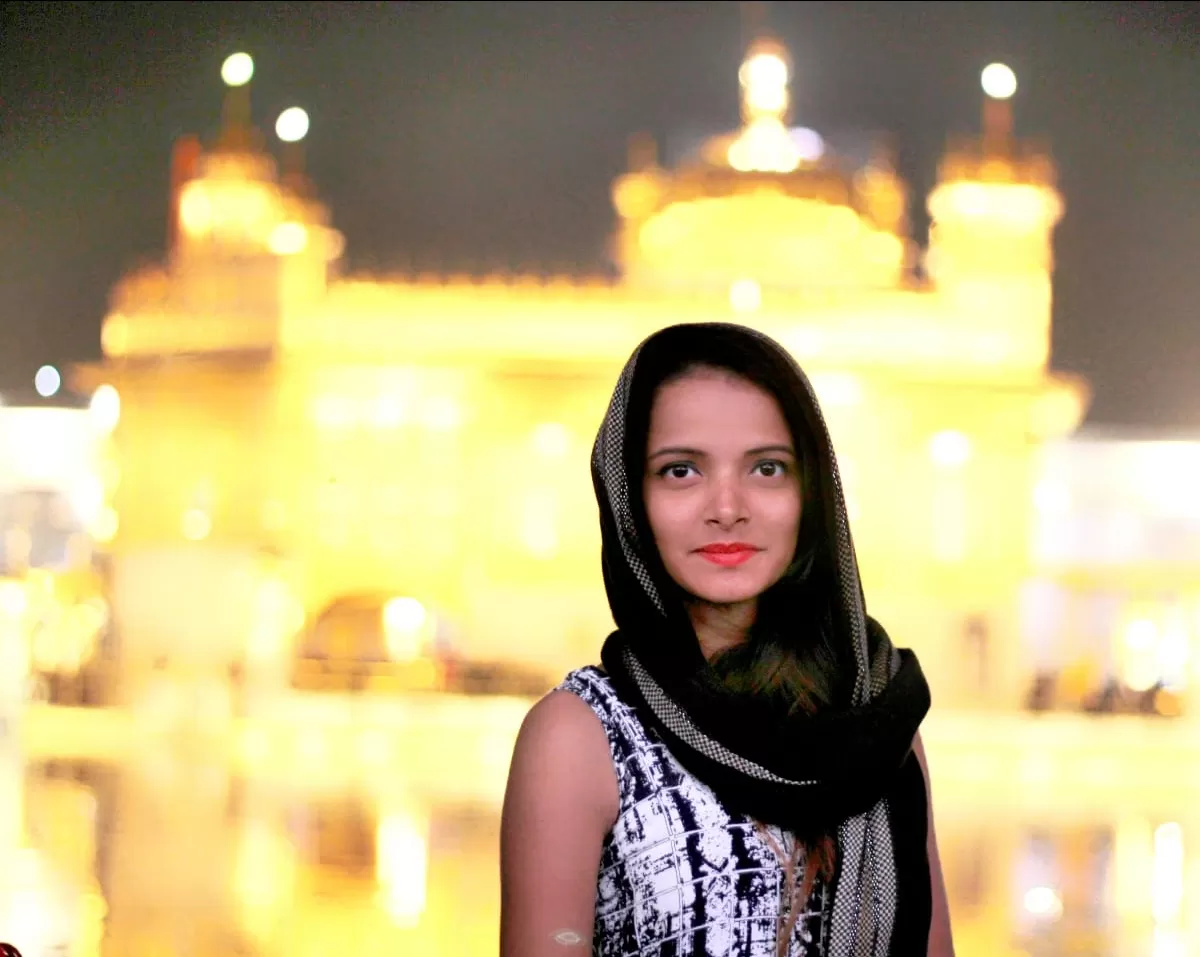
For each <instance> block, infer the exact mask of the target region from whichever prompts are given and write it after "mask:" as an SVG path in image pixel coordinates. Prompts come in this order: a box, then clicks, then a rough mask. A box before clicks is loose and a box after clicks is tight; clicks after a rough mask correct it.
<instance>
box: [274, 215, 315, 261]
mask: <svg viewBox="0 0 1200 957" xmlns="http://www.w3.org/2000/svg"><path fill="white" fill-rule="evenodd" d="M267 248H269V249H270V250H271V252H272V253H274V254H275V255H276V256H295V255H297V254H299V253H302V252H304V250H305V249H307V248H308V229H307V228H306V227H305V226H304V224H303V223H280V224H279V225H278V226H276V227H275V228H274V229H273V230H271V236H270V238H269V239H268V240H267Z"/></svg>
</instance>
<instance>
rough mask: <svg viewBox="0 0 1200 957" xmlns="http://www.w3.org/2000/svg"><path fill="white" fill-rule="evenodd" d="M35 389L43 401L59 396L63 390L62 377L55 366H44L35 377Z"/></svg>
mask: <svg viewBox="0 0 1200 957" xmlns="http://www.w3.org/2000/svg"><path fill="white" fill-rule="evenodd" d="M33 387H34V388H35V389H37V394H38V395H40V396H41V397H42V398H43V399H48V398H50V397H51V396H52V395H57V394H58V390H59V389H61V388H62V376H61V375H59V374H58V370H57V369H56V368H54V366H42V367H41V368H40V369H38V371H37V374H36V375H35V376H34V377H33Z"/></svg>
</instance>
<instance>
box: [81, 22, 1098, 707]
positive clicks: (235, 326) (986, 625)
mask: <svg viewBox="0 0 1200 957" xmlns="http://www.w3.org/2000/svg"><path fill="white" fill-rule="evenodd" d="M788 70H789V67H788V59H787V56H786V51H785V50H784V49H783V48H782V47H781V46H780V45H779V44H778V43H776V42H775V41H773V40H770V39H760V40H759V41H757V42H756V43H755V44H754V45H753V46H752V47H751V49H750V50H749V52H748V54H747V56H746V59H745V61H744V63H743V64H742V67H741V71H740V74H739V78H740V82H741V88H742V112H743V117H742V119H743V123H742V126H741V128H740V129H739V130H738V131H736V132H734V133H733V134H731V135H729V136H724V137H718V138H715V139H713V140H711V141H710V142H709V143H707V144H706V145H705V146H704V148H703V149H702V150H701V151H700V152H699V155H697V156H694V157H692V158H691V159H689V160H688V161H686V162H684V163H682V164H680V165H678V166H677V167H676V168H673V169H667V168H663V167H662V166H660V165H659V163H658V162H657V159H656V155H655V150H654V146H653V144H652V143H650V142H647V141H644V140H635V141H634V145H633V147H632V149H631V155H630V168H629V171H628V172H627V173H626V174H625V175H623V176H621V177H620V178H619V179H618V180H617V182H616V183H615V184H614V187H613V201H614V204H615V207H616V212H617V219H618V224H617V229H616V233H615V237H614V250H615V257H616V259H617V262H618V265H619V267H620V274H621V278H620V280H619V281H616V282H611V281H607V280H600V279H595V280H593V279H588V278H578V277H568V276H563V277H561V278H551V279H544V278H534V277H532V276H520V275H511V276H509V275H504V276H482V277H480V276H440V275H438V276H434V275H420V276H413V277H408V278H404V279H393V278H385V277H380V276H342V275H339V273H338V269H337V267H338V262H339V258H340V256H341V254H342V249H343V245H344V243H343V239H342V237H341V236H340V234H339V233H338V232H336V231H335V230H334V229H332V228H331V227H330V225H329V222H330V217H329V214H328V212H327V211H326V209H325V208H324V207H323V206H322V205H321V204H320V203H319V201H318V200H317V199H316V198H315V191H314V189H313V187H312V185H311V184H310V183H309V182H308V181H307V180H306V178H305V177H304V175H303V172H302V169H301V164H300V162H299V153H298V151H299V144H298V143H297V142H295V141H296V140H298V139H299V138H300V137H302V136H303V134H304V132H305V129H306V127H307V122H306V120H297V118H296V116H295V115H294V114H293V116H292V117H291V121H292V122H291V124H290V125H289V123H288V122H287V121H286V120H285V119H284V118H281V121H280V124H279V130H278V131H279V133H280V135H281V138H283V139H284V140H285V141H290V142H285V144H284V159H283V164H282V169H280V167H279V166H278V165H277V163H276V161H275V160H274V159H273V158H272V157H271V156H270V155H269V154H268V152H267V151H266V150H265V149H264V148H263V146H262V142H261V137H260V136H259V135H258V134H257V133H256V132H255V131H254V130H253V128H252V127H251V126H250V124H249V115H250V114H249V94H248V89H249V85H248V80H249V71H248V70H247V72H245V74H244V75H242V74H238V73H237V71H236V70H234V71H233V72H232V73H231V74H230V75H227V76H226V77H225V78H226V81H227V84H228V85H229V89H228V92H227V96H228V99H227V104H226V118H225V126H224V131H223V134H222V136H221V138H220V140H219V141H218V142H217V143H216V144H215V145H213V146H212V147H211V148H209V149H203V148H201V147H200V145H199V144H198V143H197V142H196V141H195V140H190V139H189V140H185V141H183V142H181V143H180V144H179V146H178V148H177V150H176V154H175V162H174V170H173V182H174V193H173V200H172V206H171V210H172V224H171V243H170V248H169V250H168V255H167V261H166V263H165V264H164V265H163V266H162V267H160V268H154V269H149V270H144V271H140V272H137V273H134V274H132V275H129V276H127V277H126V278H124V279H123V280H122V281H121V282H120V283H119V284H118V286H117V287H116V289H115V291H114V293H113V296H112V306H111V312H110V313H109V314H108V316H107V317H106V319H105V320H104V325H103V336H102V342H103V349H104V355H105V358H104V360H103V362H102V363H100V364H97V365H94V366H90V367H86V368H83V369H80V370H78V373H77V382H78V384H79V386H80V388H81V389H87V390H88V391H91V390H93V389H96V388H97V387H100V386H106V387H109V389H110V390H115V391H114V392H112V393H111V395H108V394H107V393H106V401H107V402H108V403H109V404H115V403H117V402H118V398H117V397H118V396H119V407H120V411H119V425H118V426H117V427H116V431H115V433H114V444H113V455H114V461H115V463H116V468H114V469H113V470H112V471H113V474H114V476H116V474H117V472H118V471H119V479H116V478H114V481H113V482H112V483H110V487H109V493H110V499H109V500H108V501H107V504H106V507H105V508H104V509H103V510H101V512H100V513H98V514H99V515H100V520H99V521H100V526H101V527H99V528H98V532H99V537H100V538H102V539H108V540H109V541H110V544H109V548H110V551H111V559H112V576H113V580H112V589H113V605H114V613H115V615H116V617H117V618H118V619H119V620H120V622H121V651H120V656H121V661H122V672H123V673H124V674H126V675H127V676H128V677H129V680H130V681H133V682H134V684H136V681H137V679H136V677H135V676H136V675H137V674H139V673H141V672H142V671H144V669H146V668H149V667H150V666H151V664H152V663H153V662H154V661H156V660H161V659H163V658H169V659H171V660H172V661H179V662H184V663H187V664H188V666H189V667H193V668H199V669H209V668H213V669H218V670H220V669H223V668H226V667H227V666H229V665H231V664H235V665H236V666H237V667H240V668H245V669H246V670H247V673H249V672H252V671H255V669H257V672H256V673H258V674H260V676H263V680H264V681H267V682H268V683H270V682H271V680H273V679H271V678H270V677H269V676H270V675H273V674H274V675H277V676H278V675H282V674H283V673H284V672H285V671H286V668H287V667H289V664H288V663H289V662H290V660H291V657H292V654H293V647H292V643H293V638H292V636H293V635H294V634H295V633H296V631H297V629H298V625H299V623H300V622H302V621H303V620H304V619H305V618H306V617H307V618H308V619H311V618H312V617H313V616H314V615H316V614H317V613H319V612H320V611H321V610H322V609H325V608H327V607H328V606H330V604H331V603H334V602H336V601H338V600H346V599H348V598H354V597H355V596H364V595H365V596H372V595H384V596H394V599H389V601H390V604H388V606H387V608H388V611H389V622H390V624H389V626H388V629H387V632H388V634H387V636H386V642H387V644H388V647H389V649H390V650H391V652H392V653H393V655H394V656H397V655H398V656H401V657H403V656H404V655H406V654H410V653H413V652H414V649H420V648H421V647H422V646H423V645H424V644H427V643H428V642H431V641H435V640H436V641H440V642H442V643H444V644H446V645H449V646H453V647H454V648H455V649H456V651H457V652H458V653H459V654H461V655H462V656H464V657H465V658H469V659H474V660H487V661H519V662H521V663H524V664H527V665H535V666H537V667H539V668H541V669H543V670H544V671H545V672H546V673H547V674H550V675H553V674H554V673H555V672H558V671H561V670H563V669H565V668H566V667H569V666H571V665H574V664H576V663H579V662H581V661H586V660H590V659H591V658H592V657H594V655H595V653H596V649H597V648H598V644H599V641H600V639H601V638H602V636H603V635H604V634H605V633H606V630H607V628H608V627H609V617H608V610H607V606H606V603H605V600H604V595H603V591H602V588H601V583H600V576H599V573H598V571H599V566H598V548H599V539H598V532H597V529H596V520H595V512H594V508H595V506H594V500H593V497H592V491H591V487H590V481H589V474H588V467H587V453H588V450H589V445H590V441H591V437H592V435H593V434H594V429H595V427H596V424H597V422H598V421H599V418H600V415H601V412H602V409H603V407H604V404H605V402H606V401H607V398H608V395H609V391H610V389H611V385H612V383H613V381H614V379H615V376H616V373H617V371H618V370H619V368H620V365H621V363H622V362H623V360H624V359H625V358H626V357H627V356H628V354H629V352H630V351H631V349H632V348H633V346H634V345H636V343H637V342H638V341H639V340H641V339H642V338H643V337H645V336H646V335H648V334H649V333H651V332H652V331H654V330H655V329H657V328H660V327H661V326H664V325H667V324H670V323H674V322H679V321H710V320H735V321H739V322H743V323H746V324H750V325H753V326H755V327H757V328H759V329H762V330H763V331H765V332H767V333H769V334H771V335H773V336H775V337H777V338H778V339H779V340H780V341H782V342H783V343H785V344H786V345H787V346H788V347H789V348H790V349H791V350H792V351H793V353H794V354H795V355H796V356H797V357H798V358H799V360H800V361H801V362H802V363H803V365H804V366H805V368H806V369H807V370H808V371H809V372H810V374H811V376H812V378H813V380H814V382H815V384H816V386H817V388H818V391H819V393H820V394H821V396H822V398H823V402H824V405H825V406H826V408H827V410H828V415H829V418H830V422H831V428H832V429H833V431H834V438H835V441H836V443H837V446H838V448H839V452H840V457H841V461H842V468H843V471H844V474H845V477H846V484H847V489H848V495H849V498H850V503H851V508H852V510H853V523H854V531H855V536H856V543H857V547H858V550H859V555H860V560H861V563H862V566H863V572H864V577H865V584H866V588H867V593H868V596H869V598H870V603H871V606H872V609H873V611H874V613H876V614H877V615H878V616H879V617H881V618H882V619H884V620H886V621H887V622H888V623H889V626H890V628H891V629H892V630H893V631H894V632H895V633H896V634H897V635H898V636H900V639H901V640H902V641H903V642H904V643H910V644H912V645H913V646H915V647H916V648H917V649H919V650H920V651H922V652H923V660H924V661H925V662H928V664H927V666H926V667H927V670H928V672H929V674H930V677H931V681H932V682H933V684H934V687H935V691H936V694H937V698H938V700H939V702H942V703H945V704H947V705H957V704H963V703H966V702H971V703H974V704H979V703H984V702H986V703H988V704H989V705H994V706H1003V705H1012V704H1015V703H1016V701H1017V700H1018V698H1019V696H1020V695H1021V694H1022V693H1024V690H1025V689H1026V687H1027V685H1028V682H1029V680H1030V677H1031V676H1030V675H1029V674H1028V673H1027V669H1025V668H1024V667H1023V665H1022V662H1021V655H1020V650H1019V644H1020V643H1019V642H1018V641H1017V640H1016V638H1015V636H1016V635H1017V633H1018V628H1019V623H1018V621H1017V612H1016V608H1017V604H1018V603H1017V601H1016V596H1017V594H1018V592H1019V589H1020V587H1021V585H1022V582H1024V581H1025V580H1026V579H1027V578H1028V576H1029V575H1030V557H1029V556H1030V553H1031V547H1030V546H1031V542H1030V538H1031V529H1032V524H1033V505H1034V497H1033V495H1032V488H1033V485H1034V482H1035V471H1036V469H1037V467H1038V465H1037V463H1038V455H1039V453H1040V450H1041V448H1042V446H1043V445H1044V444H1045V443H1046V442H1048V441H1050V440H1053V439H1055V438H1056V437H1060V436H1064V435H1067V434H1069V433H1070V432H1072V431H1073V430H1074V428H1075V427H1076V425H1077V424H1078V423H1079V422H1080V420H1081V417H1082V415H1083V414H1084V412H1085V408H1086V402H1087V399H1086V396H1087V391H1086V388H1085V386H1084V385H1083V383H1081V382H1079V381H1077V380H1075V379H1072V378H1069V377H1066V376H1063V375H1060V374H1057V373H1055V372H1053V371H1051V369H1050V367H1049V359H1050V326H1051V273H1052V269H1053V255H1052V234H1053V230H1054V227H1055V224H1056V222H1057V221H1058V219H1059V217H1060V216H1061V214H1062V212H1063V206H1062V200H1061V198H1060V196H1059V194H1058V193H1057V191H1056V189H1055V169H1054V165H1053V163H1052V161H1051V159H1050V157H1049V156H1048V154H1047V153H1046V152H1045V151H1043V150H1041V149H1040V148H1037V147H1035V146H1032V145H1030V144H1027V143H1024V142H1022V141H1019V140H1017V139H1016V138H1015V137H1014V136H1013V134H1012V129H1011V112H1010V100H1009V97H1010V96H1011V94H1012V92H1013V90H1014V89H1015V80H1013V79H1012V74H1011V72H1008V71H1006V69H1005V68H1003V67H996V68H994V69H991V72H990V74H989V73H988V72H986V71H985V78H984V79H985V93H986V95H985V100H984V111H983V116H984V123H983V131H982V134H981V135H980V136H978V137H974V138H965V139H962V140H960V141H956V142H952V143H951V144H950V145H949V147H948V149H947V152H946V153H945V155H944V157H943V159H942V162H941V165H940V169H939V176H938V182H937V185H936V187H935V188H934V190H933V191H932V193H931V194H930V196H929V197H928V208H929V211H930V213H931V215H932V219H933V227H932V230H931V236H930V241H929V245H928V248H927V249H923V250H922V249H918V248H917V247H916V245H915V243H914V241H913V240H912V239H911V237H910V236H909V234H908V232H907V224H906V214H905V210H906V205H907V202H908V196H907V188H906V186H905V184H904V182H903V181H902V180H901V179H900V177H899V176H898V175H897V173H896V171H895V170H894V169H893V167H892V165H891V163H890V162H889V160H888V157H887V156H886V154H885V153H883V152H881V153H879V155H877V156H876V157H875V158H874V159H873V160H871V161H870V162H868V163H866V164H865V165H860V166H859V167H858V168H852V167H851V166H850V165H849V164H847V163H845V162H842V161H839V159H838V158H837V157H836V156H833V155H830V153H829V151H822V144H821V143H820V140H819V138H816V137H815V134H811V132H810V131H799V132H800V133H803V134H806V135H804V136H798V135H797V132H798V131H797V130H795V129H792V128H790V127H789V126H788V124H787V122H786V121H787V119H788V106H789V91H788ZM997 71H998V72H997ZM301 116H302V114H301ZM297 122H299V123H300V127H296V126H295V124H296V123H297ZM814 139H815V142H814ZM129 582H136V586H129V585H128V584H127V583H129ZM193 622H195V623H196V624H195V626H194V627H195V629H197V630H196V633H195V634H192V633H191V629H192V628H193V625H192V624H190V623H193ZM201 623H202V624H201ZM200 629H202V632H203V633H201V631H200ZM167 636H169V637H167Z"/></svg>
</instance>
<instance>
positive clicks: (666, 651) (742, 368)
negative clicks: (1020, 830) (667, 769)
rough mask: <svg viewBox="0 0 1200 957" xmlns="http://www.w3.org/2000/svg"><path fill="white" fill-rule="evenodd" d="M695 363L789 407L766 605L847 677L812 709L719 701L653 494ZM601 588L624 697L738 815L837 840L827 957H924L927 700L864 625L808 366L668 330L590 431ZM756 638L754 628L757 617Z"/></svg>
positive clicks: (686, 328)
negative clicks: (657, 467)
mask: <svg viewBox="0 0 1200 957" xmlns="http://www.w3.org/2000/svg"><path fill="white" fill-rule="evenodd" d="M690 366H712V367H716V368H719V369H724V370H728V371H730V372H733V373H734V374H737V375H740V376H742V377H744V378H746V379H748V380H749V381H751V382H753V383H754V384H756V385H758V386H759V387H760V388H763V389H765V390H766V391H767V392H769V393H770V394H771V395H772V396H774V398H775V399H776V401H777V402H778V403H779V406H780V409H781V410H782V412H783V415H784V418H785V420H786V421H787V424H788V426H789V428H790V430H791V433H792V436H793V440H794V441H795V443H796V447H797V455H798V458H799V460H800V462H801V466H802V470H803V478H802V484H803V486H804V488H803V494H804V510H803V513H802V518H801V528H800V535H799V539H800V540H799V542H798V544H797V557H796V560H795V561H794V562H793V564H792V566H791V568H789V570H788V571H787V573H786V574H785V575H784V578H783V580H782V581H781V582H779V583H778V584H777V585H775V586H773V587H772V588H771V589H769V590H768V592H767V593H766V594H764V596H763V598H762V600H761V601H760V614H759V617H760V618H761V617H762V614H763V611H762V610H763V609H764V608H765V607H767V605H768V604H769V605H770V608H771V618H772V621H771V623H770V627H773V628H775V629H776V631H777V632H778V633H781V634H782V636H783V640H785V641H792V640H794V641H795V642H797V643H798V645H799V643H803V642H813V641H823V642H825V644H826V646H827V647H828V648H829V650H830V651H831V653H832V654H833V655H834V657H835V660H836V661H838V662H839V668H838V671H839V672H840V673H841V676H842V677H843V679H844V681H843V682H842V691H841V693H840V694H838V695H836V696H835V698H834V700H833V701H832V702H830V703H827V704H825V705H823V706H821V707H820V708H819V709H818V710H817V711H816V712H815V713H807V712H804V711H800V710H793V711H791V712H788V711H786V710H785V711H781V710H780V709H778V708H770V707H767V706H766V704H765V703H764V702H763V701H758V700H755V699H754V698H753V697H748V696H745V695H735V694H733V693H723V690H722V689H721V688H720V687H719V685H718V684H717V683H715V682H713V681H712V680H711V673H710V672H706V669H707V668H708V664H707V662H706V661H705V659H704V656H703V654H702V652H701V650H700V646H699V642H698V641H697V639H696V634H695V629H694V628H693V626H692V624H691V620H690V618H689V616H688V613H687V608H686V604H685V602H684V597H685V596H684V594H683V592H682V591H681V589H680V588H679V586H678V585H676V584H675V582H674V581H673V580H672V579H671V577H670V576H669V575H668V574H667V572H666V569H665V568H664V566H663V564H662V560H661V558H660V557H659V554H658V550H657V548H656V547H655V544H654V538H653V535H652V533H651V531H650V527H649V521H648V519H647V516H646V511H645V506H644V502H643V498H642V476H643V471H644V467H645V456H646V442H647V439H648V433H649V423H650V411H651V407H652V405H653V401H654V397H655V394H656V392H657V390H658V388H659V386H661V385H662V384H663V383H664V382H665V381H666V380H668V379H669V378H671V377H672V376H675V375H678V374H679V373H680V372H681V371H683V370H684V369H686V368H688V367H690ZM592 479H593V483H594V485H595V489H596V497H597V500H598V502H599V505H600V525H601V534H602V540H603V565H604V584H605V588H606V590H607V592H608V601H609V605H610V607H611V609H612V614H613V619H614V621H615V622H616V625H617V631H615V632H614V633H613V634H612V635H610V636H609V638H608V640H607V641H606V642H605V644H604V648H603V652H602V659H603V662H604V666H605V669H606V670H607V671H608V673H609V676H610V678H611V680H612V682H613V685H614V687H615V688H616V689H617V692H618V693H619V694H620V695H621V696H622V697H623V698H624V699H625V700H626V701H628V702H629V703H630V704H632V705H633V706H634V707H635V708H637V710H638V711H639V713H640V714H641V715H642V717H643V720H644V721H646V722H647V724H649V725H650V726H652V727H653V728H654V729H655V731H656V732H657V733H658V734H659V735H660V736H661V737H662V739H663V740H664V741H665V742H666V744H667V745H668V747H669V748H670V749H671V752H672V753H673V754H674V755H675V756H676V757H677V758H678V760H679V761H680V763H682V764H683V765H684V766H685V767H687V768H688V769H689V770H690V771H691V772H692V773H694V774H695V775H696V776H697V777H698V778H700V779H701V780H702V781H704V782H705V783H706V784H708V785H709V786H710V787H711V788H712V789H713V791H714V792H715V793H716V794H717V795H718V797H720V798H721V800H722V801H723V802H724V803H725V804H726V805H727V806H728V807H730V808H731V809H732V810H734V811H736V812H740V813H744V814H747V815H750V816H752V817H754V818H756V819H758V820H760V821H764V822H766V823H769V824H777V825H779V826H781V827H783V828H785V829H787V830H790V831H792V832H794V833H796V834H797V835H800V836H801V837H804V838H808V837H810V836H812V835H817V834H822V833H825V834H836V836H837V845H838V853H837V873H836V875H835V878H834V880H833V901H832V907H831V911H830V914H829V919H830V921H831V925H830V930H829V933H828V935H827V939H828V940H829V957H883V955H901V954H903V955H908V954H924V953H925V950H926V947H927V942H928V936H929V924H930V911H931V907H930V880H929V863H928V858H927V854H926V834H927V826H926V820H927V819H926V794H925V786H924V778H923V775H922V773H921V770H920V767H919V765H918V763H917V760H916V757H915V756H914V754H913V752H912V743H913V738H914V736H915V734H916V732H917V728H918V726H919V725H920V723H921V721H922V720H923V718H924V717H925V714H926V713H927V711H928V709H929V703H930V702H929V688H928V685H927V684H926V682H925V678H924V676H923V675H922V673H921V669H920V666H919V664H918V663H917V660H916V657H915V656H914V655H913V654H912V652H910V651H907V650H904V649H897V648H895V647H894V646H893V645H892V642H891V640H890V639H889V638H888V636H887V634H886V633H885V632H884V630H883V628H882V627H880V626H879V624H878V623H876V622H875V621H873V620H872V619H870V618H868V617H867V615H866V610H865V605H864V601H863V594H862V588H861V585H860V583H859V576H858V564H857V561H856V559H855V556H854V546H853V543H852V542H851V540H850V527H849V523H848V522H847V518H846V507H845V502H844V500H843V495H842V487H841V481H840V479H839V477H838V470H837V461H836V458H835V456H834V453H833V447H832V444H831V442H830V439H829V433H828V430H827V428H826V426H825V421H824V418H823V417H822V415H821V411H820V407H819V405H818V403H817V398H816V394H815V393H814V392H813V389H812V386H811V385H810V384H809V381H808V379H807V377H806V376H805V375H804V373H803V371H802V370H801V369H800V368H799V367H798V366H797V365H796V363H795V362H794V361H793V359H792V358H791V356H790V355H789V354H788V353H787V352H785V351H784V350H783V348H782V347H780V346H779V345H778V344H777V343H775V342H774V341H773V340H771V339H770V338H768V337H767V336H764V335H762V334H760V333H758V332H755V331H753V330H751V329H748V328H744V327H741V326H735V325H728V324H723V323H713V324H688V325H679V326H672V327H670V328H667V329H664V330H662V331H660V332H658V333H656V334H655V335H653V336H651V337H650V338H649V339H647V340H646V341H645V342H643V343H642V344H641V345H640V346H639V347H638V348H637V350H636V351H635V352H634V354H633V356H632V357H631V358H630V359H629V362H628V363H627V364H626V366H625V369H624V371H623V372H622V373H621V377H620V379H619V380H618V382H617V387H616V390H615V392H614V393H613V397H612V401H611V403H610V404H609V408H608V413H607V415H606V416H605V419H604V422H603V424H602V425H601V428H600V432H599V434H598V435H597V437H596V444H595V447H594V449H593V453H592ZM756 627H758V625H757V623H756Z"/></svg>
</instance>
